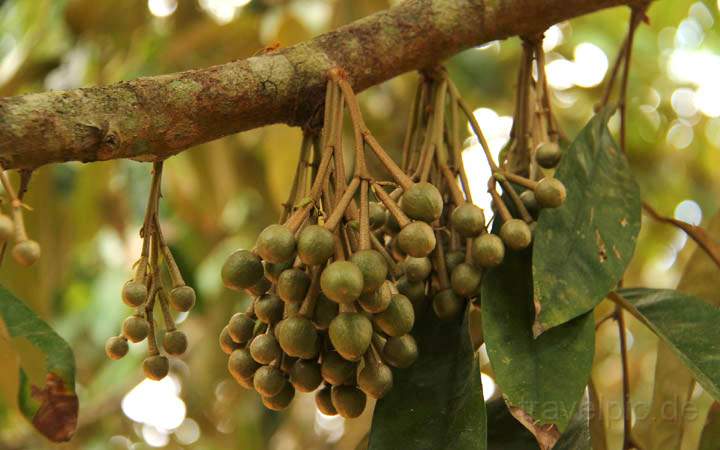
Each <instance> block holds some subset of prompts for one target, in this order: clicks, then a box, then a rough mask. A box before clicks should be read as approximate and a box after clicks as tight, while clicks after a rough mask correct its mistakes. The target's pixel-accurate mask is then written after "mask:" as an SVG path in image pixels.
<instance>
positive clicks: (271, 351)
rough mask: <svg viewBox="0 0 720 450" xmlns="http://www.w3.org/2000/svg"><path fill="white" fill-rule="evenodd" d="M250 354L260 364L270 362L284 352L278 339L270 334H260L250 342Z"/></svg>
mask: <svg viewBox="0 0 720 450" xmlns="http://www.w3.org/2000/svg"><path fill="white" fill-rule="evenodd" d="M248 349H249V350H250V355H251V356H252V357H253V359H254V360H255V361H257V362H258V364H270V363H271V362H273V361H275V360H276V359H278V358H280V355H281V354H282V352H281V351H280V345H278V342H277V340H276V339H275V337H273V336H272V335H270V334H260V335H258V336H255V339H253V340H252V341H251V342H250V347H248Z"/></svg>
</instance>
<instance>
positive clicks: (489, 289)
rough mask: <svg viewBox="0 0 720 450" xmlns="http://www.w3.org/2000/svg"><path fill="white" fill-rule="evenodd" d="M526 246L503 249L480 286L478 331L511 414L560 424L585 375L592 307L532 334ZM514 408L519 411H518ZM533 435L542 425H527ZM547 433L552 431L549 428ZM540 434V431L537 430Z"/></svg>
mask: <svg viewBox="0 0 720 450" xmlns="http://www.w3.org/2000/svg"><path fill="white" fill-rule="evenodd" d="M530 266H531V262H530V252H529V251H525V252H522V253H508V254H507V255H506V258H505V261H504V262H503V263H502V264H501V265H500V266H498V267H496V268H494V269H492V270H490V271H489V272H488V273H487V275H486V277H485V279H484V280H483V286H482V295H481V297H482V307H483V316H482V318H483V332H484V336H485V343H486V345H487V351H488V356H489V357H490V362H491V363H492V367H493V370H494V371H495V378H496V381H497V383H498V385H499V386H500V388H501V389H502V391H503V394H504V395H505V398H506V400H507V402H508V403H509V404H510V406H511V407H515V408H517V409H518V410H519V411H518V410H516V411H514V415H515V416H516V417H518V418H519V419H520V420H521V422H523V423H524V424H525V425H526V426H531V425H532V424H539V425H549V426H550V427H546V428H547V429H548V430H546V431H548V432H550V431H552V430H551V428H554V433H555V434H557V431H558V429H560V430H562V429H564V428H565V426H566V425H567V423H568V421H569V419H570V417H571V415H572V413H573V411H574V410H575V406H576V404H577V402H578V400H579V399H580V397H581V396H582V393H583V390H584V389H585V386H586V385H587V382H588V380H589V378H590V369H591V367H592V359H593V352H594V347H595V344H594V340H595V323H594V320H593V316H592V313H587V314H584V315H582V316H580V317H578V318H576V319H573V320H571V321H570V322H568V323H566V324H563V325H561V326H558V327H556V328H554V329H552V330H549V331H547V332H546V333H543V334H542V335H541V336H540V337H538V338H537V339H535V338H533V334H532V324H533V316H534V311H533V305H532V275H531V267H530ZM520 411H522V412H524V417H520V416H519V413H520ZM530 431H532V432H533V433H534V434H536V436H537V435H538V433H541V432H543V431H542V430H533V429H531V430H530ZM551 434H552V433H551ZM538 439H539V440H540V437H539V436H538Z"/></svg>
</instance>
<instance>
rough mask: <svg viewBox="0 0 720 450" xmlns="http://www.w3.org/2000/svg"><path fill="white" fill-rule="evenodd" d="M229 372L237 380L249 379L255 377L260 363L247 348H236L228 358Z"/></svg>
mask: <svg viewBox="0 0 720 450" xmlns="http://www.w3.org/2000/svg"><path fill="white" fill-rule="evenodd" d="M227 366H228V372H230V375H232V376H233V378H235V379H236V380H239V379H242V380H248V379H250V378H252V377H253V375H254V374H255V371H257V370H258V368H259V367H260V364H258V363H257V362H255V360H254V359H253V357H252V355H250V352H249V351H248V350H247V349H245V348H239V349H237V350H234V351H233V352H232V353H231V354H230V358H228V365H227Z"/></svg>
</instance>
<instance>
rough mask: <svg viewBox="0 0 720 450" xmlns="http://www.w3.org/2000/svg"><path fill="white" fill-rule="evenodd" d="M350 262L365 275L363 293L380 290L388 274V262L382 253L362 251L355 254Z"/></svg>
mask: <svg viewBox="0 0 720 450" xmlns="http://www.w3.org/2000/svg"><path fill="white" fill-rule="evenodd" d="M350 261H352V262H353V263H355V265H356V266H357V267H358V269H360V272H362V275H363V290H362V291H363V293H368V292H374V291H376V290H378V288H379V287H380V285H381V284H383V282H384V281H385V278H387V274H388V265H387V261H385V258H384V257H383V255H381V254H380V252H377V251H375V250H360V251H358V252H355V253H354V254H353V255H352V257H350Z"/></svg>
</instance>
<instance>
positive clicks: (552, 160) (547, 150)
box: [535, 142, 562, 169]
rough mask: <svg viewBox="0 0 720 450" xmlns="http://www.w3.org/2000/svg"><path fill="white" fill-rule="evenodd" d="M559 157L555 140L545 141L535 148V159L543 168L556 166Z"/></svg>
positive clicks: (560, 153)
mask: <svg viewBox="0 0 720 450" xmlns="http://www.w3.org/2000/svg"><path fill="white" fill-rule="evenodd" d="M561 157H562V152H560V146H559V145H557V143H555V142H545V143H543V144H540V146H538V148H537V149H536V150H535V161H537V163H538V164H539V165H540V167H542V168H545V169H552V168H553V167H555V166H557V165H558V163H559V162H560V158H561Z"/></svg>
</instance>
